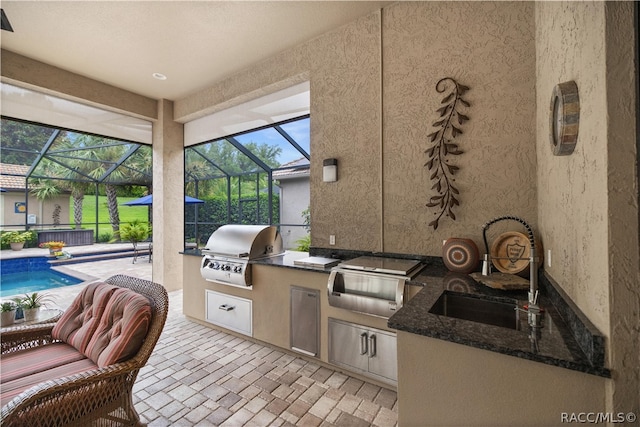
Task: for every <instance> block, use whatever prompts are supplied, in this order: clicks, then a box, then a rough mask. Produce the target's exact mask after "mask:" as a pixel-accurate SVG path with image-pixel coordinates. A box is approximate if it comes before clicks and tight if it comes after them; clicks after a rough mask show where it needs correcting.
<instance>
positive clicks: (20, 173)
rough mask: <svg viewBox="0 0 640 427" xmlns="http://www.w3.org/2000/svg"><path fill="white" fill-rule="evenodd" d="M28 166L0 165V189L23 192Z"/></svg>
mask: <svg viewBox="0 0 640 427" xmlns="http://www.w3.org/2000/svg"><path fill="white" fill-rule="evenodd" d="M27 172H29V166H24V165H12V164H9V163H0V188H3V189H5V190H24V186H25V182H26V178H25V176H26V175H27Z"/></svg>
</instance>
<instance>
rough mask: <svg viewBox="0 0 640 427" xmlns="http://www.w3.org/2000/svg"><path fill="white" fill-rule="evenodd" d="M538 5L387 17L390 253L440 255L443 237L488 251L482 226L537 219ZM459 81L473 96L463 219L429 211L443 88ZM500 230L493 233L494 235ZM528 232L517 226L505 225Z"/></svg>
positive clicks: (428, 6)
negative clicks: (444, 82) (445, 81)
mask: <svg viewBox="0 0 640 427" xmlns="http://www.w3.org/2000/svg"><path fill="white" fill-rule="evenodd" d="M533 11H534V5H533V3H525V2H517V3H512V2H496V3H494V2H406V3H405V2H401V3H398V4H395V5H393V6H391V7H388V8H385V9H384V13H383V32H382V34H383V70H384V86H383V94H384V96H383V102H384V119H383V120H384V137H383V146H384V149H383V167H384V173H383V176H384V179H383V186H384V193H383V194H384V250H385V251H387V252H400V253H421V254H426V255H435V256H440V255H441V254H442V249H441V248H442V240H443V239H447V238H449V237H467V238H471V239H474V240H475V241H476V243H477V244H478V245H479V248H480V252H481V253H484V249H483V246H481V245H480V243H481V242H482V233H481V227H482V224H483V223H484V222H486V221H488V220H490V219H492V218H494V217H496V216H502V215H507V214H511V215H518V216H521V217H522V218H524V219H525V220H526V221H528V222H529V223H531V224H532V225H533V226H534V228H535V225H536V222H537V209H536V183H535V176H536V152H535V55H534V52H535V42H534V33H535V30H534V20H533ZM443 77H452V78H454V79H456V80H457V81H458V82H459V83H460V84H463V85H466V86H469V87H470V88H471V90H470V91H469V92H467V94H465V99H466V100H467V101H468V102H469V103H470V104H471V106H470V108H467V109H466V115H468V116H469V117H470V121H468V122H465V123H464V124H462V125H461V126H460V127H461V128H462V131H463V132H464V133H463V134H462V135H460V136H458V137H457V138H455V140H454V142H456V143H458V145H459V146H460V148H461V149H462V150H463V151H464V153H463V154H462V155H459V156H450V157H451V159H452V160H451V163H452V164H454V165H457V166H459V167H460V171H459V172H458V173H457V174H456V176H455V185H456V187H457V188H458V189H459V190H460V194H459V197H458V199H459V201H460V206H455V207H454V209H453V210H454V213H455V215H456V220H455V221H453V220H451V219H450V218H446V217H443V218H442V219H441V220H440V221H439V226H438V228H437V230H435V231H434V230H433V228H431V227H429V226H428V224H429V222H431V221H432V220H433V219H434V218H435V216H436V213H437V212H438V210H437V209H435V208H427V207H425V204H426V203H427V202H428V200H429V198H430V197H431V196H433V195H435V194H436V193H435V191H434V190H431V186H432V184H433V182H432V181H430V179H429V177H430V174H431V173H430V172H429V171H428V169H427V168H426V167H425V166H424V164H425V162H426V161H427V160H428V157H427V155H426V154H425V153H424V150H425V149H427V148H428V147H430V146H431V145H432V144H431V143H430V141H429V139H428V138H427V135H428V134H430V133H431V132H433V131H435V130H436V128H433V127H432V123H433V122H435V121H436V120H437V119H438V118H439V117H440V116H439V114H438V113H437V112H436V110H437V109H438V108H440V107H441V106H442V104H441V101H442V99H443V98H444V96H445V94H446V93H448V92H445V94H440V93H437V92H436V88H435V86H436V83H437V82H438V80H440V79H441V78H443ZM500 226H502V224H497V225H496V227H495V228H493V227H492V229H491V230H489V233H488V236H489V237H490V238H491V237H493V238H495V237H496V236H497V235H498V234H499V233H495V231H496V230H499V229H500ZM506 227H507V228H509V229H510V230H518V231H522V228H521V226H519V224H517V223H511V224H508V223H507V224H506Z"/></svg>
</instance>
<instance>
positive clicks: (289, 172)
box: [272, 157, 311, 180]
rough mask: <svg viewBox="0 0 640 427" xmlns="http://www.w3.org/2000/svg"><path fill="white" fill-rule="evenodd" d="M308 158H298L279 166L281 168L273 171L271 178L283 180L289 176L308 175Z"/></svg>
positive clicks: (301, 176) (300, 176)
mask: <svg viewBox="0 0 640 427" xmlns="http://www.w3.org/2000/svg"><path fill="white" fill-rule="evenodd" d="M310 166H311V165H310V164H309V160H308V159H307V158H306V157H302V158H299V159H297V160H294V161H292V162H289V163H285V164H283V165H282V166H280V167H281V168H282V169H278V170H275V171H273V174H272V176H273V179H278V180H283V179H290V178H303V177H309V172H310Z"/></svg>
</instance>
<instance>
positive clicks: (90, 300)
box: [51, 282, 118, 353]
mask: <svg viewBox="0 0 640 427" xmlns="http://www.w3.org/2000/svg"><path fill="white" fill-rule="evenodd" d="M116 289H118V287H117V286H114V285H109V284H107V283H102V282H94V283H89V284H88V285H87V286H86V287H85V288H84V289H83V290H82V291H81V292H80V293H79V294H78V296H77V297H76V298H75V299H74V300H73V303H71V306H70V307H69V308H68V309H67V310H66V311H65V312H64V314H63V315H62V317H61V318H60V320H58V321H57V322H56V325H55V326H54V327H53V331H51V333H52V335H53V338H54V339H56V340H61V341H64V342H66V343H67V344H70V345H72V346H74V347H75V348H76V349H78V351H79V352H81V353H85V351H86V349H87V344H89V341H90V340H91V337H92V336H93V334H94V333H95V331H96V329H97V328H98V323H99V321H100V318H101V317H102V315H103V314H104V310H105V308H106V306H107V302H108V301H109V299H110V298H111V296H112V295H113V293H114V292H115V290H116Z"/></svg>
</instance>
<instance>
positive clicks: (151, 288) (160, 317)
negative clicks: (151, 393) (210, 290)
mask: <svg viewBox="0 0 640 427" xmlns="http://www.w3.org/2000/svg"><path fill="white" fill-rule="evenodd" d="M105 282H107V283H110V284H112V285H116V286H119V287H123V288H129V289H132V290H134V291H135V292H137V293H139V294H142V295H144V296H146V297H147V298H148V299H149V300H150V302H151V307H152V318H151V323H150V326H149V330H148V333H147V336H146V338H145V340H144V343H143V344H142V346H141V347H140V349H139V350H138V352H137V353H136V354H135V355H134V356H133V357H132V358H130V359H128V360H126V361H125V362H121V363H116V364H113V365H109V366H106V367H103V368H98V369H94V370H91V371H87V372H83V373H81V374H76V375H72V376H68V377H64V378H58V379H51V380H50V381H46V382H44V383H40V384H38V385H36V386H34V387H31V388H29V389H27V390H25V391H23V392H22V393H21V394H19V395H17V396H16V397H14V398H13V399H12V400H11V401H9V402H8V403H7V404H6V405H4V406H3V407H2V421H1V423H0V424H1V425H2V426H3V427H9V426H29V427H36V426H67V425H71V426H83V427H84V426H89V425H98V426H102V425H118V426H120V425H143V424H141V422H140V418H139V416H138V414H137V412H136V410H135V408H134V406H133V400H132V398H133V390H132V389H133V385H134V383H135V380H136V377H137V376H138V372H139V370H140V368H142V367H143V366H144V365H145V364H146V363H147V360H148V359H149V356H150V355H151V352H152V351H153V349H154V347H155V345H156V343H157V341H158V339H159V337H160V334H161V332H162V329H163V327H164V324H165V321H166V318H167V312H168V307H169V301H168V296H167V292H166V290H165V289H164V288H163V287H162V286H161V285H159V284H157V283H153V282H150V281H147V280H142V279H137V278H133V277H129V276H124V275H116V276H113V277H110V278H109V279H107V280H106V281H105ZM53 325H54V324H53V323H51V324H46V325H34V326H25V327H16V328H13V329H11V330H8V331H7V332H5V333H3V334H2V337H1V341H2V354H6V353H10V352H13V351H19V350H22V349H28V348H33V347H36V346H41V345H45V344H48V343H51V342H53V341H54V340H53V339H52V335H51V331H52V329H53Z"/></svg>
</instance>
